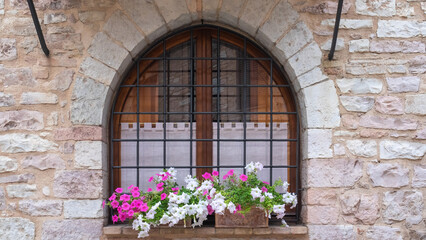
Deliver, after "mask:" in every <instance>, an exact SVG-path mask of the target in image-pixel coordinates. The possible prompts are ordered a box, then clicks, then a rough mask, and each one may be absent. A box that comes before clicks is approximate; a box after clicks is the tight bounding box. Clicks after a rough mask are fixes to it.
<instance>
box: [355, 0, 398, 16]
mask: <svg viewBox="0 0 426 240" xmlns="http://www.w3.org/2000/svg"><path fill="white" fill-rule="evenodd" d="M355 7H356V13H358V14H361V15H368V16H383V17H390V16H393V15H395V14H396V9H395V0H378V1H367V0H356V1H355Z"/></svg>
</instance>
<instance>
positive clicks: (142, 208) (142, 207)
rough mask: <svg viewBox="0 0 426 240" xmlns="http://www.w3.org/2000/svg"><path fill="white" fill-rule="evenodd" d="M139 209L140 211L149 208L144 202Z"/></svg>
mask: <svg viewBox="0 0 426 240" xmlns="http://www.w3.org/2000/svg"><path fill="white" fill-rule="evenodd" d="M139 209H140V210H141V212H146V211H148V209H149V207H148V204H146V203H144V204H142V206H141V207H140V208H139Z"/></svg>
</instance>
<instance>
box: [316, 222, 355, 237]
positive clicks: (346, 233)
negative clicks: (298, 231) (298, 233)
mask: <svg viewBox="0 0 426 240" xmlns="http://www.w3.org/2000/svg"><path fill="white" fill-rule="evenodd" d="M308 228H309V238H310V239H315V240H330V239H339V240H355V239H356V233H355V230H354V227H353V226H351V225H308Z"/></svg>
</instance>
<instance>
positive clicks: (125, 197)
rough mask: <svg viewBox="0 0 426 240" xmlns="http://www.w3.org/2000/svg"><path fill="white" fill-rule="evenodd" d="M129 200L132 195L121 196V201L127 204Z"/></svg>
mask: <svg viewBox="0 0 426 240" xmlns="http://www.w3.org/2000/svg"><path fill="white" fill-rule="evenodd" d="M129 200H130V195H127V194H123V195H121V196H120V201H124V202H127V201H129Z"/></svg>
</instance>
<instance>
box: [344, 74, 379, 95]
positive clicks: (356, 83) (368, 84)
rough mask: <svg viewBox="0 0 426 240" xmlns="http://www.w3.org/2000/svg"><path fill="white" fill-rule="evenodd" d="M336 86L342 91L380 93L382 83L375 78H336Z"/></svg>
mask: <svg viewBox="0 0 426 240" xmlns="http://www.w3.org/2000/svg"><path fill="white" fill-rule="evenodd" d="M337 86H338V87H339V89H340V91H341V92H342V93H353V94H365V93H380V92H381V91H382V88H383V83H382V81H380V80H379V79H376V78H351V79H348V78H343V79H337Z"/></svg>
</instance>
